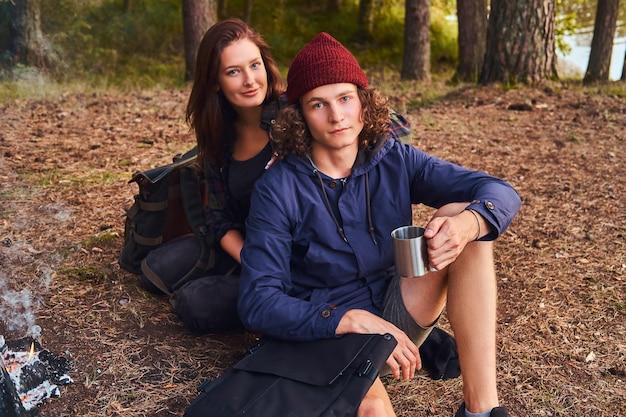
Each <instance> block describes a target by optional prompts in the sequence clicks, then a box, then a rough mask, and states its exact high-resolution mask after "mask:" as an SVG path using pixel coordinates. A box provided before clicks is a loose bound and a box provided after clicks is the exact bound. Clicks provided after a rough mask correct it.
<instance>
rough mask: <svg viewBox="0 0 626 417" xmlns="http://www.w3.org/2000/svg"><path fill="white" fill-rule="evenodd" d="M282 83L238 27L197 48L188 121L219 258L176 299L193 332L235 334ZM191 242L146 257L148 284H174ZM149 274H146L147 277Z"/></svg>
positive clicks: (265, 52)
mask: <svg viewBox="0 0 626 417" xmlns="http://www.w3.org/2000/svg"><path fill="white" fill-rule="evenodd" d="M282 93H284V83H283V81H282V78H281V76H280V73H279V71H278V68H277V66H276V64H275V62H274V60H273V58H272V56H271V53H270V47H269V45H268V44H267V43H266V42H265V41H264V40H263V38H262V37H261V35H260V34H259V33H258V32H256V31H255V30H253V29H252V28H250V27H249V26H248V25H246V24H245V23H244V22H243V21H241V20H238V19H229V20H224V21H221V22H218V23H216V24H215V25H213V26H212V27H211V28H210V29H209V30H208V31H207V32H206V33H205V35H204V37H203V39H202V42H201V43H200V46H199V48H198V54H197V58H196V68H195V73H194V81H193V86H192V89H191V94H190V96H189V102H188V104H187V112H186V120H187V122H188V124H189V125H190V127H191V128H192V129H193V130H194V132H195V135H196V139H197V144H198V160H199V161H200V162H201V163H202V166H203V168H204V175H205V179H206V183H207V187H208V193H207V195H208V199H207V204H206V206H205V208H204V211H205V217H206V234H205V239H206V242H207V243H208V244H209V245H210V246H211V247H213V248H214V249H215V251H216V254H217V256H216V260H217V265H216V267H215V268H214V269H213V270H211V271H208V272H207V273H208V274H211V275H210V276H205V277H202V278H201V279H196V280H193V281H190V282H189V283H187V284H185V285H184V286H183V287H181V288H180V289H179V290H177V291H176V292H175V294H174V296H173V299H172V301H173V304H174V306H175V309H176V312H177V314H178V315H179V317H180V318H181V320H182V321H183V322H185V324H187V325H188V327H189V328H190V329H191V330H193V331H196V332H206V331H215V330H228V329H231V328H237V327H240V322H239V318H238V317H237V311H236V307H235V306H236V299H237V287H238V282H239V276H238V275H239V263H240V262H241V259H240V252H241V248H242V246H243V238H244V234H245V231H244V222H245V219H246V217H247V215H248V210H249V207H250V194H251V192H252V187H253V185H254V182H255V181H256V180H257V179H258V178H259V177H260V176H261V175H262V174H263V172H264V171H265V170H266V169H267V168H268V167H269V166H270V165H271V163H272V160H273V158H274V151H273V149H272V144H271V142H270V127H271V126H272V124H273V123H274V117H275V115H276V112H277V110H278V108H279V107H280V106H281V100H282V101H283V102H284V100H285V99H284V96H283V98H281V94H282ZM198 251H199V243H198V242H197V238H196V237H195V236H193V235H189V236H184V237H182V238H180V239H177V240H175V241H172V242H169V243H168V244H165V245H163V246H161V247H159V248H157V249H155V250H153V251H152V252H151V253H150V254H149V255H148V257H147V259H146V262H145V263H144V265H146V267H144V270H145V269H147V268H149V269H150V273H144V274H142V283H143V284H144V287H145V288H147V289H150V290H155V287H154V285H153V283H152V282H150V279H151V277H153V276H155V275H156V276H158V277H160V278H161V279H163V280H164V281H166V282H176V281H177V280H178V278H180V277H182V276H183V275H184V274H185V273H186V272H187V271H189V270H190V269H191V267H192V266H193V265H194V263H195V261H196V258H195V257H194V255H195V254H196V253H198ZM146 272H147V271H146Z"/></svg>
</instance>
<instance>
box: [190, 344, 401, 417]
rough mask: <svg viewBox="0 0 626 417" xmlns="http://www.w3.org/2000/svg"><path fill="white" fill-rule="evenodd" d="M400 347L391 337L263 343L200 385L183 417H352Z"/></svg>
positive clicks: (253, 347)
mask: <svg viewBox="0 0 626 417" xmlns="http://www.w3.org/2000/svg"><path fill="white" fill-rule="evenodd" d="M396 344H397V341H396V339H395V338H394V337H393V336H392V335H390V334H385V335H381V334H356V333H352V334H346V335H343V336H341V337H338V338H332V339H322V340H313V341H308V342H290V341H283V340H278V339H262V340H261V341H259V342H258V343H257V344H256V345H254V346H252V347H251V348H250V349H248V352H247V353H246V355H245V356H244V358H243V359H241V360H240V361H239V362H237V363H236V364H235V365H234V366H232V367H231V368H229V369H228V370H226V371H225V372H224V373H223V374H222V375H221V376H219V377H218V378H217V379H215V380H213V381H206V382H205V383H203V384H201V385H200V387H199V388H198V390H199V391H200V395H199V396H198V397H196V398H195V399H194V400H193V401H192V402H191V404H190V405H189V407H188V408H187V410H185V414H184V417H205V416H210V417H236V416H250V417H262V416H271V417H279V416H284V417H303V416H306V417H353V416H355V415H356V411H357V409H358V408H359V405H360V404H361V401H362V399H363V397H364V396H365V394H366V393H367V391H368V390H369V389H370V387H371V385H372V383H373V382H374V380H375V379H376V377H378V375H379V370H380V369H381V367H382V366H383V365H384V364H385V361H386V360H387V358H388V357H389V355H390V354H391V352H392V351H393V349H394V348H395V346H396Z"/></svg>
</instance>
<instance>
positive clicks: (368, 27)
mask: <svg viewBox="0 0 626 417" xmlns="http://www.w3.org/2000/svg"><path fill="white" fill-rule="evenodd" d="M377 3H378V2H377V0H360V1H359V20H358V30H357V38H358V41H359V42H362V43H367V42H369V41H371V40H372V38H373V33H374V10H375V9H376V4H377Z"/></svg>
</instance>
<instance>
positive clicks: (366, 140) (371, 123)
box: [272, 87, 391, 158]
mask: <svg viewBox="0 0 626 417" xmlns="http://www.w3.org/2000/svg"><path fill="white" fill-rule="evenodd" d="M357 93H358V95H359V100H361V108H362V109H363V130H361V133H360V134H359V148H360V149H371V148H373V147H374V146H375V145H376V144H378V142H379V141H380V140H385V139H386V138H387V137H388V132H389V127H390V126H391V119H390V118H389V114H390V113H389V112H390V109H389V100H388V99H387V97H386V96H384V95H383V94H382V93H380V91H378V90H377V89H375V88H372V87H369V88H361V87H358V88H357ZM272 141H273V146H274V151H275V152H276V153H277V154H278V157H279V158H284V157H285V156H287V155H288V154H290V153H293V154H295V155H298V156H305V155H307V154H309V153H310V152H311V143H312V141H313V137H312V136H311V131H310V130H309V128H308V126H307V124H306V121H305V119H304V115H303V114H302V109H301V107H300V104H299V103H296V104H292V105H290V106H287V107H285V108H284V109H283V110H281V112H280V113H279V115H278V118H277V119H276V123H275V124H274V126H272Z"/></svg>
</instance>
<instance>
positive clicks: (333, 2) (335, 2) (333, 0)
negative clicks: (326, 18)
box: [326, 0, 341, 13]
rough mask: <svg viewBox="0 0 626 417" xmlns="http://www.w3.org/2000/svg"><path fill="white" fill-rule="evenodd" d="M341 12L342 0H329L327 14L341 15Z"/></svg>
mask: <svg viewBox="0 0 626 417" xmlns="http://www.w3.org/2000/svg"><path fill="white" fill-rule="evenodd" d="M340 11H341V0H328V2H327V3H326V12H327V13H339V12H340Z"/></svg>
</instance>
